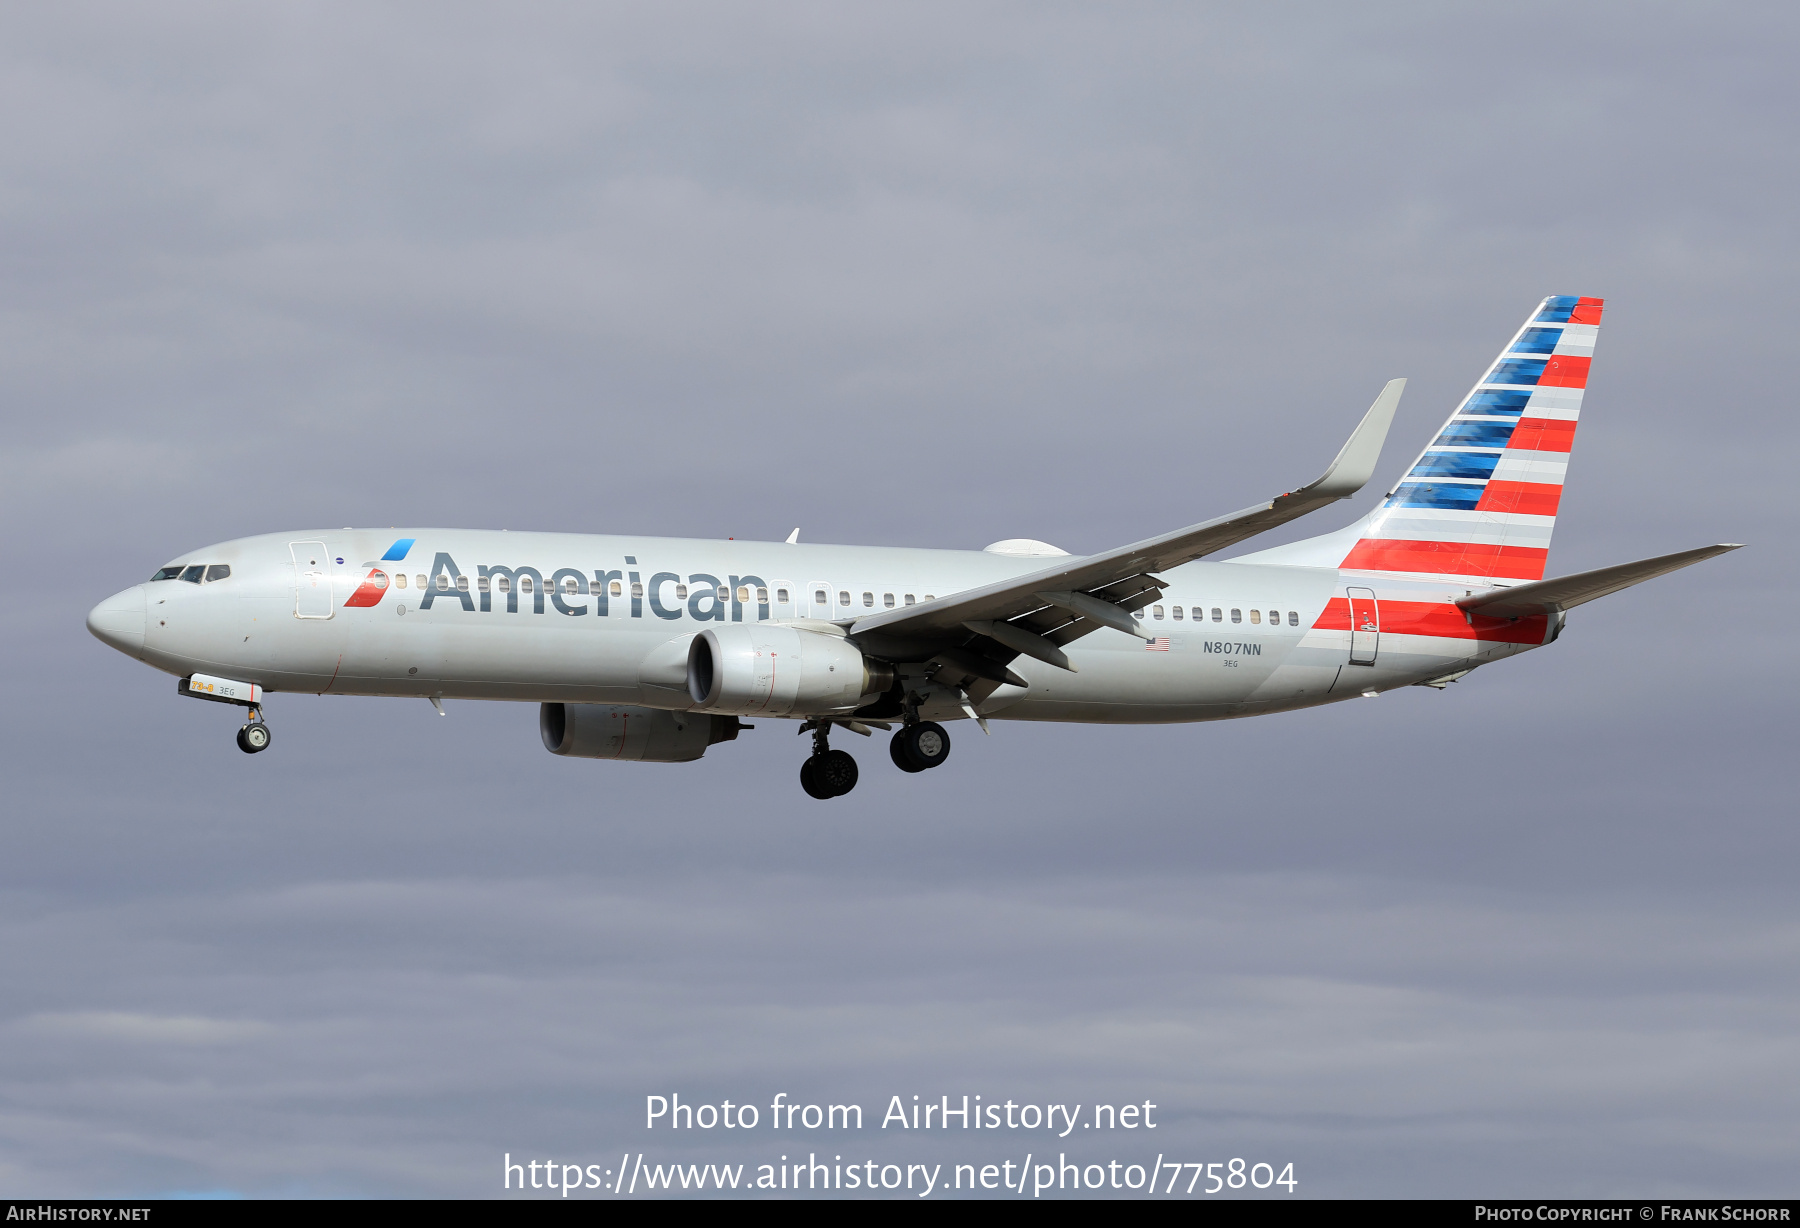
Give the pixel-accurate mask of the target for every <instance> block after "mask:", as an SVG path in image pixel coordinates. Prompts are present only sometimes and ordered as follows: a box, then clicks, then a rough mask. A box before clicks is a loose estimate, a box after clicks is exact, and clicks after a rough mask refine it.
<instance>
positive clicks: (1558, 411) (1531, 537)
mask: <svg viewBox="0 0 1800 1228" xmlns="http://www.w3.org/2000/svg"><path fill="white" fill-rule="evenodd" d="M1603 303H1604V300H1602V299H1597V298H1578V297H1576V296H1574V295H1555V296H1552V297H1550V298H1547V299H1545V300H1544V301H1543V303H1542V304H1540V305H1539V307H1538V309H1537V311H1536V312H1534V313H1533V314H1532V316H1531V318H1530V319H1529V320H1527V321H1526V322H1525V325H1524V326H1523V327H1522V328H1520V329H1519V331H1518V333H1517V334H1516V335H1515V336H1514V337H1513V339H1512V342H1511V344H1509V345H1508V346H1507V347H1506V349H1505V350H1504V351H1502V352H1501V354H1500V356H1499V357H1498V358H1496V359H1495V360H1494V362H1493V364H1492V365H1491V366H1490V367H1489V368H1488V370H1487V373H1486V374H1485V375H1484V376H1482V379H1481V382H1480V383H1478V384H1476V385H1475V387H1474V389H1473V390H1472V391H1470V393H1469V395H1468V396H1467V397H1466V398H1464V400H1463V402H1462V404H1461V405H1459V406H1457V409H1456V412H1455V413H1454V414H1452V415H1451V416H1450V420H1449V421H1448V422H1446V423H1445V424H1444V427H1443V429H1442V430H1441V431H1439V432H1438V435H1437V438H1435V439H1433V440H1432V442H1431V444H1430V445H1429V446H1428V447H1427V448H1426V449H1425V451H1424V453H1423V454H1422V455H1421V456H1420V457H1419V459H1418V460H1417V461H1415V462H1414V463H1413V466H1412V468H1411V469H1410V470H1408V471H1407V474H1406V476H1405V477H1404V478H1402V479H1401V480H1400V484H1399V485H1398V486H1396V487H1395V488H1394V490H1393V491H1392V492H1391V493H1390V494H1389V495H1388V497H1387V499H1386V500H1385V501H1384V502H1383V503H1382V505H1381V507H1380V508H1378V509H1377V510H1376V511H1375V513H1374V514H1373V515H1372V516H1371V517H1370V518H1369V520H1368V522H1367V524H1366V527H1365V528H1364V531H1363V533H1362V537H1361V539H1360V540H1359V541H1358V542H1357V543H1356V545H1355V547H1354V548H1352V549H1351V551H1350V553H1349V554H1348V555H1347V556H1346V557H1345V558H1344V560H1343V562H1342V564H1341V566H1342V567H1344V568H1346V569H1349V570H1353V571H1375V572H1392V573H1400V574H1407V575H1417V576H1420V577H1425V576H1430V577H1434V578H1444V579H1452V580H1467V581H1472V582H1476V583H1481V584H1488V583H1493V582H1495V581H1500V582H1505V581H1510V580H1539V579H1542V578H1543V575H1544V561H1545V558H1546V557H1547V556H1548V554H1549V552H1550V532H1551V530H1552V528H1554V526H1555V524H1556V509H1557V506H1558V504H1559V502H1560V500H1561V498H1562V487H1563V476H1564V473H1565V471H1566V470H1567V468H1568V462H1569V450H1570V448H1571V446H1572V445H1573V444H1574V441H1575V424H1576V422H1577V420H1578V419H1579V418H1580V416H1581V396H1582V392H1583V391H1584V390H1585V389H1586V387H1587V376H1588V364H1589V363H1590V362H1592V361H1593V354H1594V341H1595V338H1596V336H1597V335H1598V334H1599V331H1600V327H1599V326H1600V311H1601V307H1602V306H1603Z"/></svg>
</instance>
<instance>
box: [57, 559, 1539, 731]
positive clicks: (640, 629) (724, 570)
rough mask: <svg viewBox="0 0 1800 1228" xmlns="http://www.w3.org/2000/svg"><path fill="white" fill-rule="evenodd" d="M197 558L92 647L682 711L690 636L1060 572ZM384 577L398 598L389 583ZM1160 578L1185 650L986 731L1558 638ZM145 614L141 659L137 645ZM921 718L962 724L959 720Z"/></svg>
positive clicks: (1099, 637) (1263, 576)
mask: <svg viewBox="0 0 1800 1228" xmlns="http://www.w3.org/2000/svg"><path fill="white" fill-rule="evenodd" d="M406 538H411V539H415V544H413V545H411V546H410V548H409V550H408V551H407V554H406V557H405V558H403V559H399V560H391V561H382V559H383V555H384V553H386V552H388V551H389V550H390V548H392V547H393V546H394V543H395V542H396V539H406ZM187 563H193V564H202V565H207V566H210V567H215V568H216V567H217V566H219V565H226V566H229V568H230V575H229V577H228V578H224V579H219V580H216V581H211V582H206V583H190V582H185V581H183V580H181V579H179V578H176V579H164V580H156V581H152V582H146V583H144V584H141V585H138V586H137V587H136V588H135V589H130V590H126V592H124V593H120V594H119V595H117V596H116V597H114V598H112V599H110V600H109V601H108V602H107V603H104V605H103V607H102V609H106V610H110V611H112V614H111V615H110V617H111V618H112V619H113V622H112V623H110V624H108V625H109V626H112V627H114V630H113V631H112V632H106V631H102V630H100V629H99V628H97V629H96V634H100V635H101V636H102V638H104V639H106V640H107V641H108V642H109V643H111V644H113V645H114V646H115V647H117V648H119V649H120V650H121V651H125V652H128V653H130V654H131V655H133V656H136V657H139V658H140V659H142V660H143V661H145V662H147V663H148V664H150V665H152V666H155V667H156V668H158V669H161V670H165V671H167V672H169V673H171V674H176V675H180V676H183V677H185V676H188V675H191V674H195V673H202V674H211V675H219V676H223V677H227V678H232V679H238V680H242V681H245V682H253V683H256V684H258V685H260V686H261V687H262V688H264V689H265V690H267V691H270V692H277V691H290V692H294V691H298V692H313V693H322V694H334V695H400V696H420V697H428V698H437V697H443V698H462V699H496V700H515V701H537V702H549V703H555V702H562V703H596V704H642V705H645V706H649V707H660V708H680V707H686V706H689V702H688V701H686V700H685V699H683V698H682V697H681V696H680V695H679V694H678V693H671V692H670V691H669V690H668V689H667V688H657V687H646V686H645V685H644V683H643V669H644V666H645V662H646V661H647V660H648V659H651V658H652V654H654V653H656V652H657V651H658V650H659V649H662V650H664V653H665V655H667V654H668V653H669V652H670V651H671V643H672V641H675V640H678V639H680V638H681V637H685V636H692V635H693V634H694V633H696V632H700V631H704V630H707V629H708V628H712V627H719V626H722V625H728V624H731V623H742V622H755V621H759V620H771V621H782V622H801V623H812V624H813V625H815V626H816V625H822V624H824V623H828V622H835V623H838V624H840V625H845V624H847V623H848V622H849V620H852V619H855V618H857V617H861V616H864V615H867V614H870V613H874V612H876V611H879V610H881V609H884V608H886V607H887V605H888V604H889V603H890V602H891V603H892V604H893V605H895V606H901V605H905V604H907V603H909V602H912V601H918V602H923V601H926V600H927V599H929V598H932V597H945V596H948V595H950V594H952V593H956V592H959V591H962V590H965V589H970V588H973V587H975V586H978V585H982V584H988V583H992V582H994V581H997V580H1003V579H1006V578H1008V577H1014V576H1020V575H1024V574H1028V573H1031V572H1035V571H1037V570H1039V569H1040V568H1042V567H1043V566H1044V565H1045V563H1046V560H1045V559H1044V558H1041V557H1016V556H1008V555H999V554H991V553H987V552H983V551H960V550H914V549H899V548H884V547H852V546H832V545H811V544H806V545H789V544H785V543H766V542H740V541H707V540H696V539H680V538H655V537H628V536H609V535H584V534H563V533H512V532H492V531H476V530H451V529H408V530H385V531H374V530H352V529H344V530H335V531H307V532H295V533H283V534H273V535H266V536H261V537H248V538H240V539H238V540H236V541H229V542H224V543H222V544H220V545H217V546H211V547H208V548H206V549H203V550H197V551H193V552H191V553H190V554H189V555H187V556H185V558H183V559H181V560H178V561H177V564H176V566H180V565H182V564H187ZM166 570H168V569H166ZM377 572H378V573H379V575H380V580H379V582H376V581H372V580H371V579H370V577H371V575H372V574H373V573H377ZM421 577H423V578H424V582H425V586H424V588H423V589H421V586H420V580H421ZM440 577H441V579H440ZM402 578H403V579H402ZM1162 578H1163V579H1164V580H1166V581H1167V582H1168V585H1169V587H1168V588H1167V589H1166V590H1165V591H1164V593H1163V597H1162V600H1161V601H1160V602H1158V603H1157V605H1155V606H1153V607H1149V608H1146V609H1145V610H1143V611H1142V612H1141V613H1140V615H1139V617H1140V619H1141V620H1142V622H1143V625H1144V627H1145V630H1146V632H1149V633H1154V634H1155V635H1157V636H1158V637H1166V643H1164V642H1162V640H1161V639H1160V638H1159V640H1158V641H1157V642H1155V643H1151V644H1146V643H1145V642H1144V641H1143V640H1139V639H1135V638H1133V637H1131V636H1128V635H1125V634H1122V633H1121V632H1118V631H1113V630H1107V629H1102V630H1099V631H1096V632H1094V633H1092V634H1089V635H1087V636H1085V637H1083V638H1081V639H1079V640H1077V641H1075V642H1074V643H1072V644H1070V645H1069V647H1068V656H1069V658H1070V659H1071V660H1072V661H1073V663H1074V664H1075V665H1076V666H1077V667H1078V672H1074V673H1071V672H1068V671H1065V670H1061V669H1058V668H1054V667H1052V666H1049V665H1045V664H1042V663H1040V662H1038V661H1036V660H1032V659H1030V658H1029V657H1019V658H1017V659H1016V660H1015V661H1014V662H1013V663H1012V669H1013V671H1014V672H1015V673H1016V674H1017V675H1018V676H1019V677H1021V678H1023V679H1024V680H1025V681H1026V683H1028V685H1027V686H1025V687H1023V688H1021V687H1018V686H1013V685H1006V686H1002V687H1001V688H1000V689H999V690H997V691H995V692H994V693H993V694H992V695H991V696H989V697H988V698H987V699H985V700H984V701H983V702H982V703H981V704H980V712H981V714H982V715H983V716H993V717H995V718H1010V719H1018V720H1046V721H1093V722H1166V721H1199V720H1215V719H1220V718H1225V717H1236V716H1248V715H1254V714H1257V713H1262V712H1272V711H1280V710H1283V709H1289V708H1300V707H1307V706H1311V705H1314V704H1320V703H1328V702H1332V701H1335V700H1338V699H1346V698H1352V697H1356V696H1360V695H1363V694H1366V693H1369V692H1371V691H1380V690H1387V689H1390V688H1392V687H1396V686H1402V685H1408V684H1412V683H1418V682H1425V681H1431V680H1434V679H1437V678H1441V677H1444V676H1445V675H1448V674H1453V673H1456V672H1458V671H1461V670H1466V669H1469V668H1473V667H1474V666H1476V665H1479V664H1482V663H1484V662H1487V661H1491V660H1494V659H1497V658H1499V657H1502V656H1508V655H1512V654H1514V653H1517V652H1520V651H1524V650H1526V649H1528V648H1531V647H1535V646H1537V645H1538V644H1541V643H1544V642H1546V641H1547V640H1548V639H1550V638H1553V637H1554V633H1555V627H1554V626H1552V625H1550V624H1548V623H1547V622H1546V621H1545V620H1544V619H1536V620H1525V622H1524V623H1521V624H1511V625H1507V624H1497V625H1494V626H1491V627H1486V628H1477V627H1475V626H1472V625H1471V623H1470V620H1468V619H1466V618H1464V617H1463V616H1462V614H1461V612H1460V611H1459V610H1457V608H1456V607H1455V606H1454V605H1453V604H1451V602H1452V601H1453V600H1454V599H1455V598H1457V597H1461V596H1464V595H1465V593H1466V591H1467V590H1466V589H1464V588H1462V587H1460V586H1453V585H1451V584H1448V583H1446V582H1443V581H1421V580H1417V579H1407V578H1395V577H1384V576H1380V575H1373V574H1370V573H1348V572H1340V571H1339V570H1338V569H1336V568H1324V567H1292V566H1277V565H1271V564H1264V563H1252V562H1242V563H1230V562H1226V563H1215V562H1209V561H1201V562H1195V563H1190V564H1187V565H1185V566H1181V567H1177V568H1174V569H1171V570H1169V571H1168V572H1166V573H1165V574H1164V575H1163V577H1162ZM459 580H460V584H459ZM571 581H573V583H571ZM378 583H379V587H378ZM402 584H404V587H402ZM440 586H442V587H440ZM634 586H636V587H635V588H634ZM721 587H722V588H723V590H724V597H723V599H722V600H721V597H720V589H721ZM1351 587H1355V588H1357V589H1359V590H1363V589H1366V590H1370V591H1372V592H1373V594H1374V600H1373V602H1372V603H1365V605H1363V606H1358V607H1356V609H1357V617H1358V618H1359V620H1361V625H1362V627H1363V628H1364V631H1365V634H1364V635H1363V636H1362V637H1361V641H1360V643H1359V644H1358V645H1357V648H1356V654H1357V656H1358V657H1359V658H1361V659H1362V660H1366V659H1368V658H1370V657H1372V658H1373V663H1372V664H1367V663H1362V661H1361V660H1359V661H1358V662H1357V663H1354V664H1353V663H1352V635H1351V630H1350V625H1349V621H1350V613H1351V608H1352V607H1351V606H1350V604H1349V602H1348V600H1347V597H1346V594H1347V590H1348V589H1349V588H1351ZM570 588H573V589H575V590H576V591H575V592H567V591H565V590H567V589H570ZM547 590H548V591H547ZM634 591H635V592H636V593H637V594H638V595H636V596H634V595H633V594H634ZM134 594H136V595H134ZM820 594H823V595H824V597H825V600H824V601H823V602H821V601H818V600H817V598H818V597H819V595H820ZM140 597H141V603H142V610H143V616H142V634H141V640H139V639H137V637H134V636H132V635H131V634H130V632H131V627H132V621H133V615H132V611H133V610H134V609H135V608H136V607H137V603H138V602H139V600H140ZM759 597H766V601H765V600H759ZM846 597H847V598H848V601H847V603H846V602H845V600H844V598H846ZM359 602H360V603H362V604H359ZM1177 610H1179V611H1180V617H1179V618H1177V617H1176V611H1177ZM1215 610H1216V611H1217V612H1218V613H1217V615H1216V616H1215V613H1214V611H1215ZM1196 611H1199V612H1201V613H1200V615H1199V616H1196ZM1271 612H1274V613H1275V615H1276V617H1275V618H1274V619H1272V618H1271ZM97 613H98V612H97ZM1253 613H1254V614H1255V616H1256V617H1255V619H1254V620H1253V619H1252V617H1251V616H1252V614H1253ZM1481 621H1486V622H1492V620H1481ZM1371 622H1372V623H1373V628H1374V629H1373V633H1372V634H1371V633H1370V632H1369V630H1368V629H1369V627H1370V625H1371ZM90 625H92V623H91V624H90ZM1488 636H1492V637H1494V638H1487V637H1488ZM792 715H796V716H799V715H804V714H803V713H799V712H796V713H793V714H792ZM924 715H926V716H928V717H931V718H934V719H939V720H944V719H954V718H956V717H958V716H961V715H963V713H962V711H961V710H959V708H958V707H957V705H955V704H954V703H950V702H947V701H940V702H938V703H936V704H935V705H934V706H933V707H932V708H931V709H930V710H928V711H926V712H925V713H924Z"/></svg>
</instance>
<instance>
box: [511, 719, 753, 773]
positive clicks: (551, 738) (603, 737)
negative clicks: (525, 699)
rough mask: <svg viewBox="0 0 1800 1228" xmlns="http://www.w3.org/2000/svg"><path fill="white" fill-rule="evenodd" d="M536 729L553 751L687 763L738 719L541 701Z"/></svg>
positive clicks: (733, 729) (734, 729)
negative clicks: (544, 702) (542, 702)
mask: <svg viewBox="0 0 1800 1228" xmlns="http://www.w3.org/2000/svg"><path fill="white" fill-rule="evenodd" d="M538 732H539V733H540V734H542V735H543V738H544V749H545V750H547V751H549V752H550V753H551V754H553V755H571V756H573V757H575V758H577V759H627V760H633V761H635V762H638V763H691V762H693V761H694V760H695V759H698V758H699V757H700V756H701V755H704V754H705V753H706V748H707V747H709V746H711V745H712V744H713V743H715V742H729V741H731V740H732V739H733V738H736V737H737V736H738V721H737V717H735V716H708V715H705V714H703V713H688V712H665V711H663V710H662V709H661V708H639V707H637V706H635V705H632V704H540V705H539V706H538Z"/></svg>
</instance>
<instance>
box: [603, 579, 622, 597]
mask: <svg viewBox="0 0 1800 1228" xmlns="http://www.w3.org/2000/svg"><path fill="white" fill-rule="evenodd" d="M607 591H608V592H609V593H611V594H612V595H613V596H615V597H621V596H623V595H624V593H625V587H624V586H623V585H622V584H620V583H619V582H618V581H617V580H614V581H613V582H612V583H611V584H609V585H608V586H607Z"/></svg>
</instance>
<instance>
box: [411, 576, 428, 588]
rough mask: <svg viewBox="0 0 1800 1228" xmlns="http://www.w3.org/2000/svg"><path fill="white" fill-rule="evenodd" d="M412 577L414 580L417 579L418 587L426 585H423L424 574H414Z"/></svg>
mask: <svg viewBox="0 0 1800 1228" xmlns="http://www.w3.org/2000/svg"><path fill="white" fill-rule="evenodd" d="M413 578H414V579H416V580H417V581H418V582H419V587H420V588H424V587H425V586H426V585H425V577H424V576H415V577H413Z"/></svg>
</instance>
